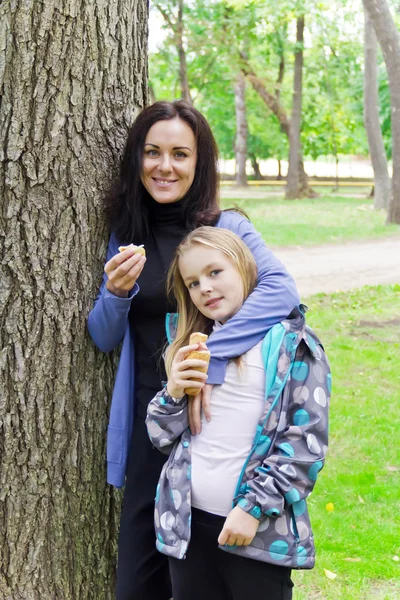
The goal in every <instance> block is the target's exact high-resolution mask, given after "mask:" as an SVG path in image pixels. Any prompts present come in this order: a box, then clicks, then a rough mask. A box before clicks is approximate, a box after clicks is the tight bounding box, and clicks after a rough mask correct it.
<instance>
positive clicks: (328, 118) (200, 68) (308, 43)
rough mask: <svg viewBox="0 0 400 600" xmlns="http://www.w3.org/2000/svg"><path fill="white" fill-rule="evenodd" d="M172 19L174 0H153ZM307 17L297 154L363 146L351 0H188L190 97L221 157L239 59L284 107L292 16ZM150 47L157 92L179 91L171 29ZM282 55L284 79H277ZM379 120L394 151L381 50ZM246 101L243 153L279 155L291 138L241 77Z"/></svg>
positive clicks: (288, 94)
mask: <svg viewBox="0 0 400 600" xmlns="http://www.w3.org/2000/svg"><path fill="white" fill-rule="evenodd" d="M156 4H158V5H159V6H160V7H161V8H162V10H163V11H164V13H167V14H168V15H169V18H170V20H171V21H172V22H175V20H176V14H177V5H176V0H163V1H162V2H161V1H159V0H157V2H156ZM300 14H305V16H306V35H305V48H304V70H303V90H304V92H303V114H302V145H303V154H304V155H306V156H310V157H312V158H313V159H316V158H317V157H319V156H322V155H325V156H326V155H336V156H337V155H339V154H342V155H343V154H360V155H367V154H368V145H367V138H366V135H365V130H364V123H363V19H362V18H360V2H358V0H320V1H317V2H315V0H283V1H282V2H279V3H277V2H276V1H275V0H274V1H273V0H254V1H253V2H248V1H247V0H230V1H229V2H224V1H222V0H220V1H219V2H216V1H213V0H199V1H196V2H194V1H193V0H188V1H187V2H186V3H185V5H184V32H183V33H184V45H185V49H186V60H187V67H188V79H189V85H190V89H191V94H192V98H193V100H194V104H195V106H196V107H197V108H198V109H199V110H201V111H202V112H203V113H204V114H205V116H206V117H207V119H208V120H209V122H210V125H211V126H212V128H213V131H214V133H215V136H216V139H217V142H218V145H219V148H220V153H221V156H222V157H223V158H232V157H233V156H234V140H235V130H236V122H235V106H234V83H235V79H236V76H237V74H238V72H239V70H240V69H241V68H243V66H244V62H243V58H244V59H245V61H246V65H247V66H248V65H250V67H251V69H252V70H253V71H254V72H255V73H256V74H257V76H258V77H259V78H260V79H261V81H262V82H263V84H264V85H265V87H266V88H267V90H268V91H269V92H270V93H271V94H272V95H276V94H277V93H278V94H279V99H280V102H281V104H282V106H283V107H284V109H285V111H286V113H287V115H288V116H290V113H291V103H292V86H293V61H294V51H295V20H296V17H297V16H298V15H300ZM166 29H167V32H168V34H167V36H166V38H165V40H164V41H163V43H162V44H161V47H160V50H159V51H158V52H157V53H154V54H152V55H151V56H150V83H151V86H152V88H153V90H154V92H155V96H156V98H167V99H172V98H175V97H177V96H178V95H179V93H180V87H179V79H178V77H179V61H178V54H177V49H176V47H175V41H174V39H175V38H174V33H173V32H172V31H171V29H170V27H169V26H168V25H166ZM282 60H283V61H284V66H285V68H284V72H283V78H282V81H280V82H279V83H278V78H279V73H280V66H281V64H282ZM379 92H380V100H381V114H382V128H383V134H384V140H385V147H386V151H387V154H388V156H390V153H391V130H390V101H389V100H390V99H389V93H388V86H387V77H386V71H385V68H384V65H383V61H382V58H380V90H379ZM246 108H247V119H248V128H249V140H248V148H249V155H253V156H256V157H257V158H258V159H265V158H268V157H271V156H273V157H275V158H278V159H281V158H286V157H287V153H288V143H287V138H286V136H285V135H284V134H283V133H282V132H281V130H280V126H279V123H278V120H277V118H276V117H275V116H274V115H273V114H272V113H271V111H270V110H269V109H267V107H266V105H265V104H264V102H263V101H262V100H261V98H260V97H259V95H258V94H257V93H256V92H254V90H253V89H252V88H251V86H250V85H249V84H248V89H247V92H246Z"/></svg>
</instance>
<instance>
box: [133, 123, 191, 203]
mask: <svg viewBox="0 0 400 600" xmlns="http://www.w3.org/2000/svg"><path fill="white" fill-rule="evenodd" d="M196 162H197V147H196V140H195V137H194V134H193V131H192V130H191V129H190V127H189V125H188V124H187V123H185V121H182V119H179V117H177V118H176V119H170V120H168V121H157V123H154V125H153V126H152V127H150V129H149V131H148V133H147V136H146V141H145V144H144V157H143V171H142V174H141V177H140V179H141V181H142V183H143V185H144V187H145V188H146V190H147V191H148V192H149V194H150V196H151V197H152V198H154V200H155V201H156V202H159V203H160V204H169V203H171V202H176V201H177V200H181V199H182V198H183V197H184V196H185V194H186V192H187V191H188V190H189V188H190V186H191V185H192V183H193V179H194V175H195V171H196Z"/></svg>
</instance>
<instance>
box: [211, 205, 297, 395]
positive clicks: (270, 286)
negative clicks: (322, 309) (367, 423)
mask: <svg viewBox="0 0 400 600" xmlns="http://www.w3.org/2000/svg"><path fill="white" fill-rule="evenodd" d="M218 226H219V227H223V228H225V229H230V230H231V231H233V232H234V233H236V234H237V235H238V236H239V237H240V238H241V239H242V240H243V241H244V242H245V244H246V245H247V246H248V247H249V249H250V250H251V252H252V253H253V256H254V258H255V260H256V263H257V269H258V283H257V287H256V289H255V290H254V291H253V292H252V293H251V294H250V296H249V297H248V298H247V300H246V301H245V302H244V304H243V306H242V307H241V309H240V310H239V311H238V312H237V314H236V315H235V316H234V317H232V318H231V319H229V321H228V322H227V323H226V324H225V325H224V326H223V327H222V328H221V329H219V330H218V331H216V332H214V333H213V334H212V335H211V336H210V338H209V340H208V341H207V346H208V348H209V350H210V352H211V360H210V366H209V369H208V382H207V383H211V384H222V383H223V381H224V379H225V369H226V363H227V361H228V360H229V359H231V358H235V357H236V356H241V355H242V354H244V353H245V352H247V351H248V350H250V348H252V347H253V346H255V345H256V344H257V343H258V342H259V341H260V340H261V339H262V338H263V337H265V335H266V334H267V332H268V330H269V329H271V327H272V326H273V325H276V324H277V323H279V322H280V321H282V320H283V319H284V318H285V317H287V315H288V314H290V312H291V310H292V309H293V308H294V307H295V306H297V305H298V304H299V302H300V300H299V295H298V292H297V290H296V285H295V283H294V280H293V278H292V277H291V275H289V273H288V272H287V271H286V269H285V267H284V266H283V264H282V263H281V262H280V261H279V260H278V259H277V258H276V256H274V254H273V253H272V252H271V250H269V249H268V248H267V246H266V245H265V243H264V241H263V239H262V237H261V235H260V234H259V233H258V232H257V231H256V230H255V229H254V227H253V225H252V224H251V223H250V222H249V221H248V220H247V219H246V218H245V217H243V216H242V215H240V214H238V213H235V212H233V211H227V212H223V213H222V215H221V218H220V221H219V223H218Z"/></svg>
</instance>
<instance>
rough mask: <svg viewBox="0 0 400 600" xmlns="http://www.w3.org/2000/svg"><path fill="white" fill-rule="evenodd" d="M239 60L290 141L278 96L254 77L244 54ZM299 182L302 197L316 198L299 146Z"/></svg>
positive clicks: (287, 126)
mask: <svg viewBox="0 0 400 600" xmlns="http://www.w3.org/2000/svg"><path fill="white" fill-rule="evenodd" d="M240 58H241V67H242V70H243V73H244V74H245V76H246V79H247V80H248V81H249V82H250V83H251V85H252V86H253V89H254V90H255V91H256V92H257V94H258V95H259V96H260V98H261V100H262V101H263V102H264V103H265V104H266V105H267V106H268V108H269V109H270V110H271V111H272V112H273V113H274V115H275V116H276V118H277V119H278V121H279V125H280V128H281V131H282V132H283V133H284V134H285V135H286V136H287V137H288V138H289V140H290V126H291V124H290V119H289V116H288V114H287V112H286V110H285V108H284V107H283V106H282V104H281V102H280V98H279V96H278V97H277V96H276V95H274V94H271V92H269V91H268V90H267V88H266V87H265V85H264V83H263V81H261V79H260V78H259V77H258V76H257V75H256V73H255V72H254V70H253V69H252V67H251V65H250V63H249V61H248V60H247V58H246V57H245V55H244V54H241V55H240ZM299 180H300V188H301V194H302V195H303V196H309V197H315V196H317V194H316V193H315V192H314V190H313V189H312V188H311V187H310V185H309V183H308V175H307V173H306V172H305V169H304V163H303V156H302V152H301V146H300V153H299Z"/></svg>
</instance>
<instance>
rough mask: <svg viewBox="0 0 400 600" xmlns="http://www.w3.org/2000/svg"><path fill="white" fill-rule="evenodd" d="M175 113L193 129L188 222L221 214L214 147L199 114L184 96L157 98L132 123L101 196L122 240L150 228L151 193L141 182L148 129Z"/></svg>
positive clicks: (205, 220)
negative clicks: (116, 172)
mask: <svg viewBox="0 0 400 600" xmlns="http://www.w3.org/2000/svg"><path fill="white" fill-rule="evenodd" d="M176 117H179V118H180V119H182V121H185V123H187V124H188V125H189V127H190V128H191V130H192V131H193V133H194V137H195V140H196V145H197V162H196V170H195V175H194V180H193V183H192V185H191V187H190V189H189V190H188V192H187V194H186V196H185V198H184V215H185V218H186V225H187V227H188V228H190V229H194V228H196V227H198V226H199V225H214V224H215V222H216V221H217V219H218V217H219V215H220V212H221V211H220V208H219V204H218V150H217V144H216V142H215V139H214V136H213V134H212V131H211V129H210V126H209V124H208V123H207V121H206V119H205V118H204V117H203V115H202V114H201V113H200V112H199V111H198V110H196V109H195V108H193V106H192V105H191V104H189V103H188V102H185V101H184V100H175V101H174V102H163V101H161V102H155V103H154V104H152V105H151V106H149V107H147V108H145V109H144V110H143V111H142V112H141V113H140V114H139V116H138V117H137V118H136V120H135V122H134V123H133V125H132V127H131V129H130V131H129V134H128V139H127V141H126V145H125V149H124V153H123V156H122V160H121V164H120V171H119V177H117V179H116V180H115V181H114V183H113V184H112V186H111V188H110V191H109V193H108V194H107V196H106V198H105V210H106V215H107V217H108V220H109V225H110V229H111V230H112V231H113V232H114V233H115V234H116V236H117V238H118V239H119V240H120V241H122V242H130V241H133V240H134V241H135V243H138V241H141V240H143V239H144V238H145V237H146V235H147V233H148V232H149V200H150V196H149V193H148V192H147V190H146V188H145V187H144V186H143V184H142V182H141V179H140V176H141V173H142V163H143V152H144V144H145V140H146V136H147V133H148V131H149V129H150V128H151V127H152V126H153V125H154V124H155V123H157V122H158V121H167V120H170V119H175V118H176Z"/></svg>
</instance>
